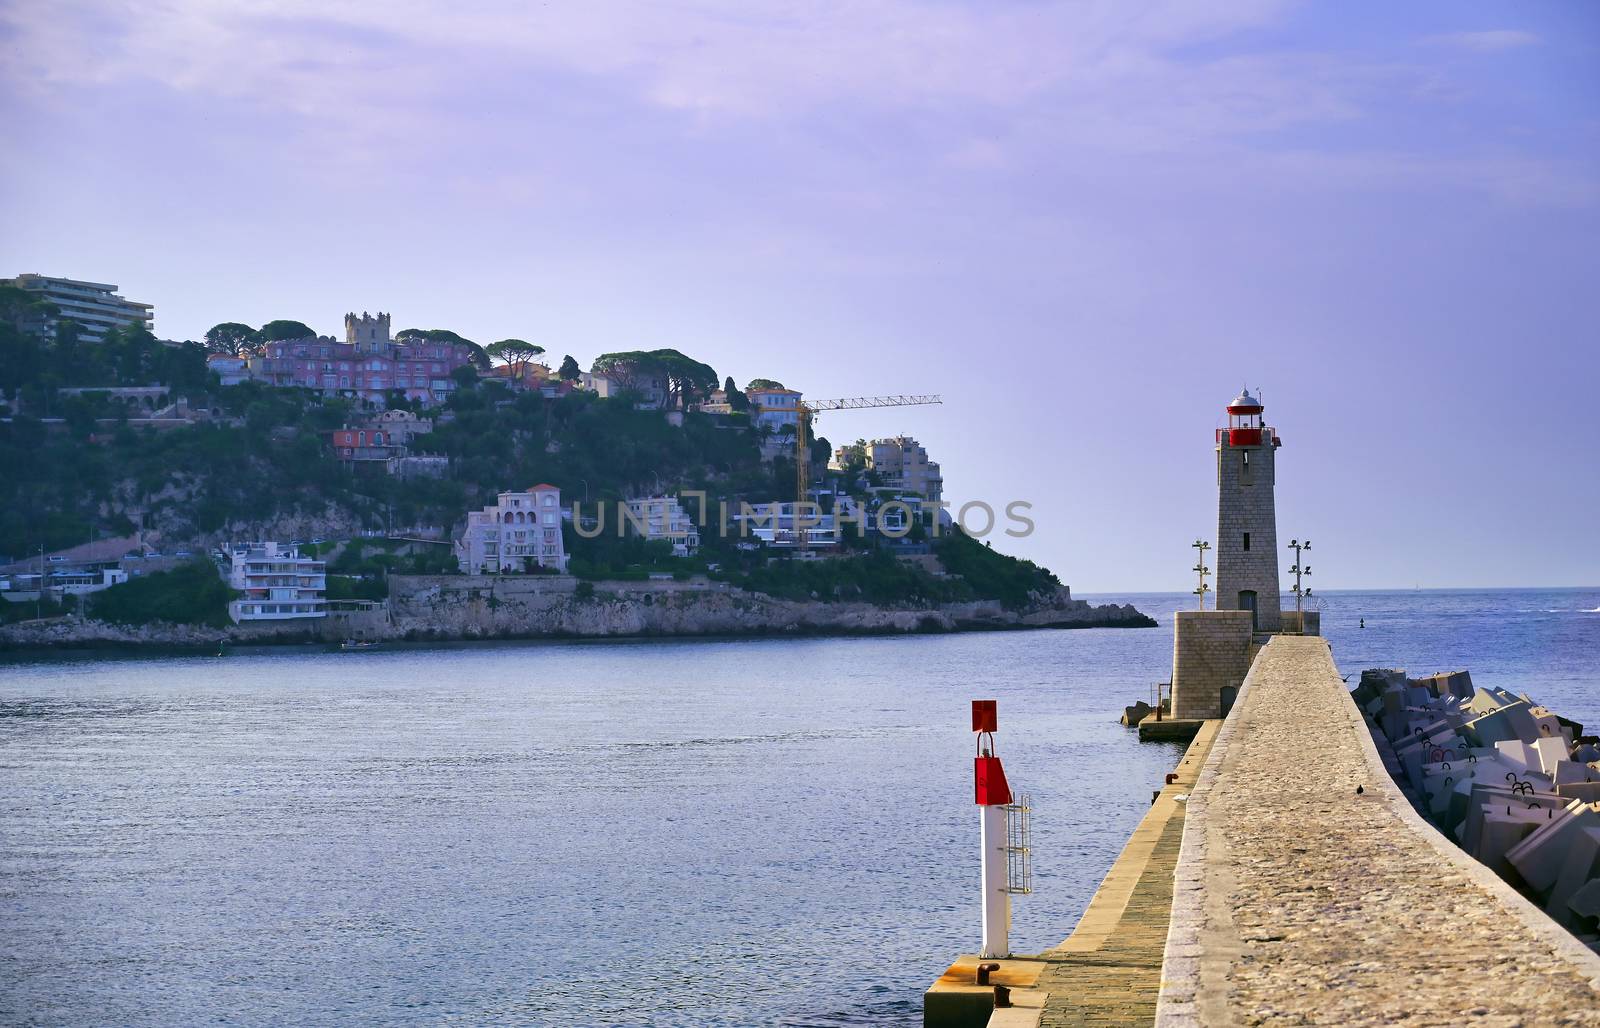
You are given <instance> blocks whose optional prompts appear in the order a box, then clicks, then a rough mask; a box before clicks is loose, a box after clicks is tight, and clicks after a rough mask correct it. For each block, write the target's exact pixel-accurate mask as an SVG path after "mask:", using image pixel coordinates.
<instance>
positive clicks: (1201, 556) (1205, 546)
mask: <svg viewBox="0 0 1600 1028" xmlns="http://www.w3.org/2000/svg"><path fill="white" fill-rule="evenodd" d="M1189 545H1190V546H1192V547H1194V550H1195V554H1196V558H1195V563H1194V572H1195V574H1197V575H1199V576H1200V584H1199V585H1197V586H1195V588H1194V594H1195V595H1196V596H1198V597H1200V609H1201V610H1205V609H1206V593H1208V592H1210V591H1211V587H1210V586H1209V585H1207V584H1206V576H1207V575H1209V574H1211V569H1210V568H1208V567H1206V551H1207V550H1209V549H1211V544H1210V543H1208V542H1206V541H1205V540H1204V539H1196V540H1195V541H1194V542H1192V543H1190V544H1189Z"/></svg>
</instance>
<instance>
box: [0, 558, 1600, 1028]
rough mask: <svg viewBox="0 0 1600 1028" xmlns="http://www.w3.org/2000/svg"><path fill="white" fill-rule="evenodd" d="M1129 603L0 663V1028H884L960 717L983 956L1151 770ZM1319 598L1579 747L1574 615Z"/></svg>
mask: <svg viewBox="0 0 1600 1028" xmlns="http://www.w3.org/2000/svg"><path fill="white" fill-rule="evenodd" d="M1135 602H1137V603H1139V604H1140V605H1141V607H1142V608H1143V609H1146V610H1148V611H1150V612H1152V613H1154V614H1155V615H1156V616H1157V618H1158V619H1159V620H1161V621H1162V622H1163V627H1162V628H1159V629H1149V630H1120V631H1118V630H1096V631H1077V632H1028V633H1010V634H994V635H964V636H946V637H918V638H907V639H848V640H792V641H790V640H783V641H780V640H772V641H738V642H731V641H730V642H650V643H624V644H560V645H536V646H493V647H490V646H483V647H466V648H456V649H449V648H438V649H423V650H408V651H401V652H369V653H349V654H344V653H332V654H328V653H304V652H293V653H282V652H279V653H270V654H261V655H240V656H230V657H228V658H224V659H204V658H195V659H159V660H156V659H138V660H104V659H100V660H82V661H45V662H31V663H11V664H0V781H3V782H4V785H3V786H0V921H3V923H4V931H3V932H0V1019H3V1020H6V1021H36V1022H44V1023H51V1022H54V1023H67V1022H71V1023H83V1022H94V1023H126V1024H135V1023H150V1022H157V1021H166V1022H172V1021H180V1022H194V1021H202V1020H211V1021H215V1020H228V1021H236V1022H245V1023H269V1022H270V1023H282V1022H296V1023H307V1024H309V1023H332V1022H342V1021H349V1020H352V1019H362V1020H368V1021H385V1022H422V1023H432V1022H461V1023H485V1022H495V1023H508V1024H728V1025H734V1024H791V1025H850V1024H915V1023H918V1022H919V1021H920V994H921V990H922V989H923V988H924V987H926V985H927V983H928V982H929V981H930V980H931V978H932V977H933V976H934V975H936V974H937V972H938V971H939V970H941V969H942V968H943V966H944V963H945V962H946V961H947V960H948V959H949V958H950V957H951V956H953V955H954V954H955V953H957V952H960V951H963V950H970V949H971V948H972V946H973V945H974V944H975V941H976V938H975V928H974V926H975V925H976V923H977V916H978V911H977V902H976V900H977V893H976V881H975V880H976V877H977V864H976V854H975V849H976V838H975V837H976V813H975V811H974V809H973V806H972V803H971V762H970V757H971V755H972V739H971V736H970V734H969V733H968V732H967V730H966V729H967V725H966V719H967V707H966V704H967V701H968V700H969V699H971V698H973V697H976V696H993V697H998V698H999V699H1000V712H1001V715H1000V716H1001V734H1000V737H999V745H1000V752H1001V754H1002V755H1003V756H1004V757H1005V758H1006V762H1007V769H1008V771H1009V772H1010V776H1011V778H1012V780H1013V785H1014V787H1017V788H1020V789H1023V790H1026V791H1029V792H1031V793H1032V794H1033V798H1034V803H1035V807H1036V819H1035V826H1036V836H1035V845H1036V848H1037V863H1036V881H1035V887H1036V890H1037V891H1036V893H1035V895H1033V896H1031V897H1025V898H1023V899H1021V900H1019V902H1018V904H1017V907H1016V914H1015V924H1014V936H1013V942H1014V945H1016V947H1017V949H1018V950H1019V951H1026V950H1029V949H1038V948H1043V947H1046V946H1049V945H1052V944H1054V943H1055V942H1057V941H1059V940H1060V938H1061V937H1062V936H1063V935H1065V934H1066V933H1067V931H1069V930H1070V928H1071V925H1072V923H1073V921H1074V919H1075V918H1076V916H1077V914H1078V913H1079V912H1080V911H1081V910H1082V908H1083V906H1084V905H1085V903H1087V901H1088V898H1089V896H1090V895H1091V894H1092V893H1093V891H1094V888H1095V886H1096V885H1097V884H1098V882H1099V879H1100V877H1101V876H1102V875H1103V874H1104V873H1105V870H1106V869H1107V868H1108V867H1109V866H1110V863H1111V861H1112V859H1113V858H1114V857H1115V855H1116V853H1117V851H1118V850H1120V849H1121V847H1122V844H1123V843H1124V841H1125V840H1126V837H1127V833H1128V832H1129V830H1130V829H1131V828H1132V826H1133V825H1134V824H1135V823H1136V822H1137V820H1138V818H1139V816H1140V815H1141V814H1142V812H1143V810H1144V809H1145V807H1146V806H1147V805H1148V803H1149V797H1150V789H1151V788H1152V787H1153V786H1154V785H1155V784H1158V783H1159V782H1160V779H1161V776H1162V775H1163V774H1164V773H1165V772H1166V771H1168V770H1170V768H1171V767H1172V765H1173V764H1174V763H1175V762H1176V759H1177V754H1178V749H1177V748H1175V747H1172V746H1158V745H1146V746H1140V745H1139V744H1138V743H1137V742H1135V741H1134V740H1133V738H1132V736H1130V735H1129V734H1128V732H1127V731H1126V730H1124V729H1121V728H1120V727H1118V726H1117V724H1116V717H1117V714H1118V713H1119V712H1120V708H1121V707H1122V705H1124V704H1125V703H1127V702H1131V700H1132V699H1134V698H1137V697H1139V696H1143V695H1147V694H1148V685H1149V683H1150V682H1152V681H1155V680H1158V679H1165V678H1166V677H1167V672H1168V670H1169V663H1170V660H1171V647H1172V640H1171V630H1170V627H1167V626H1168V625H1169V624H1170V611H1171V610H1173V609H1174V608H1176V607H1178V606H1180V605H1181V604H1182V602H1183V597H1179V596H1164V595H1163V596H1155V595H1148V596H1141V597H1137V598H1135ZM1322 602H1323V604H1324V615H1323V617H1324V626H1325V630H1326V634H1328V635H1329V637H1330V638H1331V640H1332V641H1333V644H1334V648H1335V657H1336V659H1338V660H1339V662H1340V665H1341V667H1342V669H1343V670H1345V671H1351V670H1359V669H1360V668H1361V667H1365V666H1369V665H1388V666H1403V667H1407V668H1409V669H1411V670H1413V671H1416V672H1423V671H1432V670H1439V669H1447V668H1453V667H1458V666H1467V667H1469V668H1471V670H1472V671H1473V673H1474V678H1475V680H1476V681H1478V682H1479V683H1480V684H1500V685H1506V686H1508V687H1511V688H1514V689H1518V690H1527V691H1530V692H1532V693H1533V694H1534V695H1536V696H1537V697H1539V698H1540V699H1543V700H1545V701H1546V702H1548V703H1549V704H1551V705H1552V706H1553V707H1555V708H1556V709H1558V710H1560V711H1561V712H1562V713H1563V714H1566V715H1567V716H1569V717H1574V718H1577V719H1579V720H1583V721H1586V722H1591V723H1593V722H1600V703H1597V697H1596V685H1597V671H1596V663H1597V656H1600V610H1595V609H1594V608H1600V589H1597V590H1587V591H1584V590H1577V591H1562V592H1507V591H1500V592H1484V593H1364V594H1356V593H1348V594H1330V595H1329V596H1328V597H1327V598H1325V599H1324V600H1323V601H1322ZM1362 616H1364V617H1366V619H1367V628H1365V629H1358V628H1356V627H1355V625H1356V623H1357V621H1356V619H1357V618H1358V617H1362ZM819 997H826V999H821V998H819Z"/></svg>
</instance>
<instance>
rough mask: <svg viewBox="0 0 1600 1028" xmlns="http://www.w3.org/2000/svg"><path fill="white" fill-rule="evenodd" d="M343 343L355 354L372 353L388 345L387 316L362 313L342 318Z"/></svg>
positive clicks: (381, 313)
mask: <svg viewBox="0 0 1600 1028" xmlns="http://www.w3.org/2000/svg"><path fill="white" fill-rule="evenodd" d="M344 341H345V342H347V343H349V344H350V345H351V346H354V347H355V348H356V350H357V352H362V353H372V352H374V351H376V350H381V349H383V348H384V347H386V346H388V345H389V315H387V314H384V313H383V312H382V311H379V312H378V314H377V316H376V317H374V316H372V315H369V314H368V313H367V312H366V311H362V312H361V314H360V316H359V317H358V316H357V315H355V314H354V313H351V314H346V315H345V316H344Z"/></svg>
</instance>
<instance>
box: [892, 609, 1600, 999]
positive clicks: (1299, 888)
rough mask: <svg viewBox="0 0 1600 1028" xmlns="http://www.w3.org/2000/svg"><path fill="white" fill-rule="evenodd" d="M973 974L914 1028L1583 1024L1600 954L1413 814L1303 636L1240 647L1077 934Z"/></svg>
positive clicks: (1326, 660) (944, 987)
mask: <svg viewBox="0 0 1600 1028" xmlns="http://www.w3.org/2000/svg"><path fill="white" fill-rule="evenodd" d="M992 963H994V964H998V965H999V967H998V969H996V970H994V971H991V972H989V973H988V979H989V981H990V982H991V983H992V984H991V986H988V987H984V986H979V985H978V984H977V983H976V980H975V979H976V977H977V967H978V962H977V960H976V958H974V957H963V958H960V959H958V960H957V961H956V963H955V964H953V965H952V966H951V967H950V968H949V970H947V971H946V972H945V974H944V975H943V976H942V977H941V978H940V979H939V981H938V982H937V983H935V985H934V986H933V987H932V988H931V989H929V991H928V993H927V996H926V997H925V1001H924V1019H925V1022H926V1023H927V1024H929V1025H986V1024H987V1025H993V1026H997V1028H998V1026H1006V1025H1018V1026H1021V1025H1050V1026H1055V1025H1112V1024H1152V1023H1153V1024H1158V1025H1162V1026H1171V1028H1177V1026H1188V1025H1223V1024H1285V1025H1287V1024H1329V1025H1335V1024H1338V1025H1346V1024H1406V1025H1439V1026H1446V1025H1471V1024H1482V1025H1547V1024H1549V1025H1555V1024H1563V1025H1596V1026H1600V957H1597V956H1596V955H1595V953H1593V952H1592V951H1591V950H1589V949H1588V948H1587V947H1585V946H1584V945H1583V944H1582V943H1580V942H1579V941H1578V940H1577V939H1576V938H1575V937H1574V936H1573V935H1571V934H1570V933H1569V932H1567V931H1566V930H1565V929H1563V928H1562V927H1560V926H1559V925H1557V924H1556V923H1555V922H1554V921H1553V920H1551V919H1550V917H1548V916H1547V915H1546V914H1545V913H1544V912H1543V911H1542V910H1540V909H1539V908H1537V907H1535V906H1534V905H1533V904H1532V903H1530V902H1528V901H1527V900H1526V899H1524V898H1523V897H1522V896H1521V895H1519V894H1518V893H1517V892H1516V891H1515V890H1514V889H1512V888H1511V886H1509V885H1507V884H1506V883H1505V882H1504V881H1502V880H1501V879H1500V878H1499V877H1498V876H1497V875H1496V874H1495V873H1494V872H1493V871H1491V870H1490V869H1489V868H1487V867H1485V866H1483V865H1482V864H1480V863H1478V862H1477V861H1475V860H1474V859H1473V858H1472V857H1471V856H1470V855H1468V854H1467V853H1465V852H1463V851H1462V849H1461V848H1460V847H1458V846H1457V845H1456V844H1455V843H1454V842H1453V841H1451V840H1450V839H1447V838H1446V837H1445V836H1444V835H1442V834H1440V833H1439V832H1438V831H1437V830H1436V829H1435V828H1434V827H1433V826H1431V825H1429V824H1428V823H1427V822H1426V821H1424V820H1423V819H1422V818H1421V817H1420V816H1419V815H1418V814H1417V812H1416V811H1415V810H1414V809H1413V807H1412V804H1411V802H1410V801H1409V800H1408V799H1407V798H1406V796H1405V795H1404V794H1403V793H1402V792H1401V790H1400V788H1399V786H1398V785H1397V784H1396V783H1395V782H1394V780H1393V779H1392V778H1391V776H1390V772H1389V770H1388V769H1386V767H1385V764H1384V761H1383V759H1382V758H1381V756H1380V755H1379V752H1378V749H1377V746H1376V744H1375V743H1374V741H1373V737H1372V733H1371V732H1370V731H1369V730H1368V728H1367V725H1366V723H1365V721H1364V720H1363V718H1362V715H1361V713H1360V712H1359V711H1358V710H1357V708H1356V705H1355V702H1354V701H1353V700H1352V698H1351V696H1350V694H1349V693H1348V692H1347V691H1346V687H1345V684H1344V682H1343V681H1342V680H1341V679H1340V675H1339V671H1338V669H1337V668H1336V666H1335V665H1334V662H1333V658H1332V654H1331V652H1330V650H1329V648H1328V645H1327V643H1326V641H1325V640H1323V639H1320V638H1317V637H1314V636H1274V637H1273V638H1272V639H1271V640H1270V642H1268V643H1267V645H1266V646H1265V647H1263V648H1262V649H1261V650H1260V651H1259V653H1258V654H1257V655H1256V656H1255V659H1254V660H1253V661H1252V662H1251V664H1250V668H1249V672H1248V674H1247V675H1246V677H1245V679H1244V683H1243V685H1242V686H1241V688H1240V689H1239V692H1238V696H1237V698H1236V700H1235V702H1234V703H1233V705H1232V708H1231V709H1230V710H1229V712H1228V714H1227V717H1226V718H1225V719H1224V720H1211V721H1208V722H1206V724H1205V725H1204V726H1203V727H1202V728H1201V729H1200V731H1199V734H1198V735H1197V736H1196V737H1195V739H1194V741H1193V742H1192V743H1191V744H1190V746H1189V749H1188V752H1187V753H1186V754H1185V756H1184V759H1183V762H1182V763H1181V764H1180V765H1179V767H1178V769H1177V770H1176V772H1175V773H1174V775H1173V777H1172V781H1170V782H1169V783H1168V784H1167V785H1166V786H1165V787H1163V788H1162V789H1161V790H1160V793H1159V794H1158V796H1157V798H1156V800H1155V803H1154V804H1153V805H1152V807H1151V809H1150V811H1149V812H1148V813H1147V814H1146V816H1145V818H1144V820H1143V821H1142V822H1141V823H1140V825H1139V827H1138V828H1137V829H1136V830H1135V832H1134V834H1133V837H1132V838H1131V839H1130V840H1129V843H1128V845H1127V847H1126V848H1125V849H1124V850H1123V852H1122V854H1121V856H1119V857H1118V859H1117V862H1116V864H1115V865H1113V867H1112V869H1111V872H1110V873H1109V874H1108V875H1107V876H1106V879H1105V881H1104V882H1103V883H1102V885H1101V887H1100V890H1099V891H1098V892H1097V893H1096V895H1095V897H1094V899H1093V900H1092V901H1091V902H1090V905H1089V908H1088V909H1087V910H1086V911H1085V913H1084V916H1083V918H1082V919H1081V920H1080V922H1079V924H1078V926H1077V928H1076V930H1074V931H1073V932H1072V934H1071V935H1070V936H1068V938H1067V939H1066V940H1065V941H1063V942H1062V943H1061V944H1060V945H1059V946H1057V947H1055V948H1053V949H1051V950H1049V951H1046V952H1044V953H1040V954H1035V955H1031V956H1018V957H1015V958H1014V959H1006V960H997V961H992ZM993 984H998V985H1004V986H1007V987H1008V988H1009V989H1010V996H1009V999H1010V1001H1011V1003H1012V1004H1013V1005H1011V1006H1008V1007H996V1005H995V1001H994V997H995V990H994V989H993V987H992V985H993Z"/></svg>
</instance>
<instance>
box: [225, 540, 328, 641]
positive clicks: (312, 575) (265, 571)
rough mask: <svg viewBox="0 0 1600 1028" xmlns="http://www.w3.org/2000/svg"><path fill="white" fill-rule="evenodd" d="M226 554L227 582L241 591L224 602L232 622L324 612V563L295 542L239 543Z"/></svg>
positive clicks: (280, 618) (325, 577)
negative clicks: (228, 562)
mask: <svg viewBox="0 0 1600 1028" xmlns="http://www.w3.org/2000/svg"><path fill="white" fill-rule="evenodd" d="M228 558H229V560H230V562H231V567H230V568H229V571H228V584H229V585H230V586H232V587H233V588H234V589H237V590H238V591H239V592H241V593H243V594H244V595H242V596H241V597H240V598H239V599H236V600H232V601H230V602H229V603H228V616H229V617H230V618H232V619H233V621H234V623H235V624H240V623H242V622H246V621H287V620H290V619H293V618H320V617H327V616H328V601H327V588H328V576H327V569H326V566H325V564H324V562H323V561H320V560H317V559H316V558H315V557H302V556H301V555H300V548H299V547H298V546H285V545H283V544H281V543H241V544H237V545H235V546H233V547H232V548H231V549H230V550H229V551H228Z"/></svg>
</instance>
